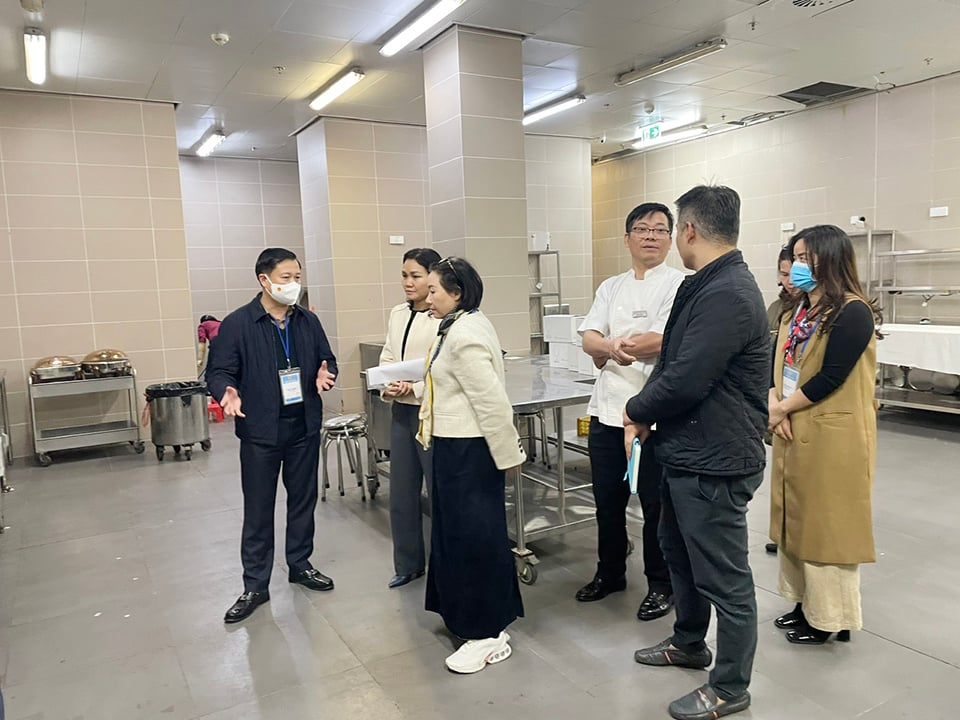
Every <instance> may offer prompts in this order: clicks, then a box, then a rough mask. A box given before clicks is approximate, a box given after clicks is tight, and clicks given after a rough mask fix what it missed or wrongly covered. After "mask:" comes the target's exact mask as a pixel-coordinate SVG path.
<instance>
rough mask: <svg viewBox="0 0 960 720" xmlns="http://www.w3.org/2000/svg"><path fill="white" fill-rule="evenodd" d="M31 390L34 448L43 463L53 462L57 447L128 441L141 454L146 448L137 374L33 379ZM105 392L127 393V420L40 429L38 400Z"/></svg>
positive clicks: (92, 445) (65, 447)
mask: <svg viewBox="0 0 960 720" xmlns="http://www.w3.org/2000/svg"><path fill="white" fill-rule="evenodd" d="M28 390H29V395H30V421H31V423H32V426H33V448H34V451H35V452H36V454H37V461H38V462H39V463H40V464H41V465H42V466H44V467H47V466H48V465H50V464H51V463H52V462H53V460H52V459H51V457H50V453H51V452H55V451H57V450H74V449H78V448H88V447H97V446H100V445H113V444H116V443H123V442H128V443H130V444H131V445H132V446H133V449H134V450H135V451H136V452H137V453H138V454H139V453H142V452H143V451H144V444H143V440H142V439H141V437H140V425H139V424H138V422H137V420H138V419H139V413H138V411H137V378H136V374H135V373H134V374H131V375H123V376H120V377H111V378H97V379H92V380H65V381H61V382H44V383H35V382H34V381H33V378H30V380H29V385H28ZM105 392H126V393H127V400H128V406H127V407H128V411H129V414H128V416H127V418H126V419H124V420H114V421H110V422H102V423H94V424H89V425H75V426H73V427H63V428H50V429H40V428H38V427H37V400H42V399H45V398H58V397H69V396H72V395H92V394H96V393H105Z"/></svg>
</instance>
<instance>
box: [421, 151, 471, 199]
mask: <svg viewBox="0 0 960 720" xmlns="http://www.w3.org/2000/svg"><path fill="white" fill-rule="evenodd" d="M429 178H430V183H429V196H430V203H431V204H433V205H437V204H440V203H445V202H449V201H450V200H459V199H462V198H463V196H464V185H465V183H466V178H465V176H464V172H463V158H462V157H457V158H454V159H453V160H449V161H447V162H444V163H440V164H439V165H431V166H430V170H429Z"/></svg>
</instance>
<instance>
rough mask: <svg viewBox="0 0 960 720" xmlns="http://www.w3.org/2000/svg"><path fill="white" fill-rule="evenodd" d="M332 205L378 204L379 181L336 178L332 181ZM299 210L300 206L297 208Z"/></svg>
mask: <svg viewBox="0 0 960 720" xmlns="http://www.w3.org/2000/svg"><path fill="white" fill-rule="evenodd" d="M330 202H331V203H358V204H359V203H363V204H375V203H376V202H377V181H376V180H375V179H374V178H372V177H371V178H348V177H336V178H331V179H330ZM297 207H298V208H299V206H297Z"/></svg>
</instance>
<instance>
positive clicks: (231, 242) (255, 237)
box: [210, 225, 267, 248]
mask: <svg viewBox="0 0 960 720" xmlns="http://www.w3.org/2000/svg"><path fill="white" fill-rule="evenodd" d="M221 231H222V235H223V240H222V242H223V246H224V247H258V248H263V247H267V245H266V240H265V236H264V229H263V227H262V226H256V225H242V226H233V225H224V226H223V227H222V228H221ZM220 242H221V241H220V239H219V238H216V237H214V238H211V243H210V244H213V245H219V244H220Z"/></svg>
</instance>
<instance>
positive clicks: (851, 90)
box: [778, 0, 873, 107]
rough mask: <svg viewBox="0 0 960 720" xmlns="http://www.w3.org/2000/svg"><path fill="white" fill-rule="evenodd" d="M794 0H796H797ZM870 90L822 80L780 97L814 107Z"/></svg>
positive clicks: (869, 90) (782, 94) (781, 94)
mask: <svg viewBox="0 0 960 720" xmlns="http://www.w3.org/2000/svg"><path fill="white" fill-rule="evenodd" d="M794 1H795V2H796V0H794ZM869 92H873V91H872V90H871V89H869V88H862V87H856V86H854V85H839V84H837V83H830V82H822V81H821V82H818V83H814V84H813V85H807V86H806V87H802V88H797V89H796V90H789V91H787V92H785V93H780V95H778V97H781V98H783V99H784V100H791V101H792V102H796V103H800V104H801V105H804V106H805V107H814V106H815V105H823V104H824V103H831V102H836V101H838V100H847V99H848V98H852V97H856V96H857V95H864V94H866V93H869Z"/></svg>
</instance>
